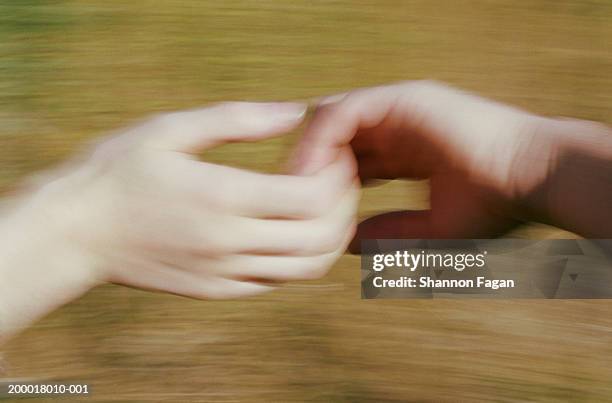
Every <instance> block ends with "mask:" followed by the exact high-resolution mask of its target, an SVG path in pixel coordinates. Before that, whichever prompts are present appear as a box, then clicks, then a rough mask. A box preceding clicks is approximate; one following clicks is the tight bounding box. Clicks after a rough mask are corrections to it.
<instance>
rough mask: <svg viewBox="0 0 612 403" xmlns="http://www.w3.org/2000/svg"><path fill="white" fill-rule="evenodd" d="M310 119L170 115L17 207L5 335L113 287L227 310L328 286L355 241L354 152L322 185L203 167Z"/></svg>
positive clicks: (108, 145) (246, 110) (258, 113)
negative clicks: (307, 284)
mask: <svg viewBox="0 0 612 403" xmlns="http://www.w3.org/2000/svg"><path fill="white" fill-rule="evenodd" d="M304 110H305V106H304V105H301V104H293V103H286V104H254V103H225V104H220V105H216V106H212V107H209V108H205V109H199V110H192V111H186V112H176V113H172V114H166V115H162V116H158V117H155V118H153V119H150V120H147V121H145V122H143V123H141V124H139V125H136V126H134V127H132V128H128V129H124V130H121V131H120V132H119V133H117V134H115V135H113V136H110V137H108V138H106V139H105V140H103V141H102V142H100V143H99V144H98V145H97V146H96V147H94V148H93V149H92V150H91V151H90V152H88V153H87V154H86V155H84V156H83V157H82V158H80V161H76V162H73V163H72V164H71V165H69V166H68V167H65V168H64V169H59V170H57V171H55V172H53V173H51V174H50V175H47V176H46V177H45V178H44V179H43V180H42V181H39V182H40V183H39V184H37V185H36V186H34V189H30V190H28V191H26V192H24V193H23V194H21V195H20V196H19V197H16V198H14V199H13V200H11V206H5V208H4V209H3V210H2V216H1V217H2V218H1V219H0V279H1V280H0V337H5V338H6V337H8V336H9V335H12V334H14V333H16V332H17V331H18V330H20V329H22V328H23V327H24V326H26V325H27V324H29V323H31V322H32V321H34V320H36V319H38V318H40V317H41V316H43V315H44V314H46V313H47V312H49V311H51V310H53V309H55V308H57V307H58V306H60V305H62V304H64V303H67V302H68V301H70V300H72V299H74V298H76V297H78V296H79V295H82V294H83V293H85V292H86V291H87V290H89V289H90V288H91V287H94V286H96V285H98V284H101V283H104V282H113V283H119V284H124V285H127V286H132V287H139V288H144V289H149V290H157V291H164V292H169V293H173V294H179V295H184V296H188V297H193V298H201V299H218V298H237V297H245V296H250V295H255V294H259V293H262V292H265V291H269V290H271V289H273V288H274V285H275V284H276V283H278V282H283V281H289V280H306V279H314V278H319V277H321V276H323V275H324V274H325V273H326V272H327V270H328V269H329V268H330V266H331V265H332V264H333V263H334V262H335V260H336V259H337V258H338V257H339V256H340V255H341V254H342V253H344V250H345V249H346V246H347V244H348V242H349V241H350V238H351V236H352V234H353V232H354V231H353V230H354V217H355V212H356V208H357V203H358V188H357V186H356V184H355V183H354V181H355V175H356V171H355V163H354V159H353V157H352V155H351V153H350V152H348V151H346V150H345V151H344V152H341V153H340V154H339V155H338V158H335V159H334V161H333V162H331V163H330V164H328V165H327V166H326V167H325V168H324V169H322V170H320V171H319V172H318V173H317V174H316V175H312V176H290V175H266V174H262V173H256V172H250V171H245V170H241V169H236V168H231V167H227V166H222V165H216V164H211V163H207V162H203V161H200V160H198V159H197V158H196V157H195V154H196V153H199V152H201V151H203V150H206V149H208V148H211V147H214V146H216V145H220V144H222V143H225V142H230V141H256V140H259V139H263V138H266V137H271V136H276V135H280V134H282V133H285V132H287V131H290V130H292V129H294V128H295V127H296V126H297V125H298V124H299V123H300V122H301V120H302V118H303V116H304Z"/></svg>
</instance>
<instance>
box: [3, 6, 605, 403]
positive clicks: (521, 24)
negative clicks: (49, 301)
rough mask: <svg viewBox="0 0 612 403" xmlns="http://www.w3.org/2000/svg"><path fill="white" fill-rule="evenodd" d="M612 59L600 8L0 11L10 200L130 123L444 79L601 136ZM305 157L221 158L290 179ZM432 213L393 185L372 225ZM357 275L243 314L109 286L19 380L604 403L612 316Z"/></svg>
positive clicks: (291, 292)
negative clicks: (435, 292) (586, 122)
mask: <svg viewBox="0 0 612 403" xmlns="http://www.w3.org/2000/svg"><path fill="white" fill-rule="evenodd" d="M611 38H612V2H610V1H609V0H582V1H578V0H574V1H565V0H561V1H552V0H533V1H526V0H524V1H506V0H499V1H494V0H457V1H427V0H411V1H390V0H377V1H374V0H370V1H365V0H350V1H349V0H334V1H313V0H310V1H302V0H294V1H271V0H261V1H254V0H250V1H249V0H228V1H195V0H194V1H179V0H168V1H152V0H151V1H138V2H126V1H117V0H106V1H103V0H78V1H77V0H65V1H64V0H47V1H43V0H0V194H6V193H7V192H9V191H10V189H11V188H13V187H14V186H15V184H17V183H18V182H19V181H20V180H22V179H23V178H24V177H25V176H27V175H28V174H30V173H32V172H35V171H37V170H40V169H43V168H45V167H48V166H52V165H54V164H57V163H58V162H60V161H62V160H64V159H65V158H67V157H68V156H69V155H70V154H71V153H72V152H74V151H75V150H77V149H78V148H79V147H80V146H82V145H83V143H84V142H86V141H87V140H90V139H93V138H95V137H97V136H99V135H100V134H101V133H103V132H108V131H109V130H112V129H114V128H117V127H121V126H123V125H125V124H127V123H128V122H130V121H131V120H133V119H136V118H140V117H142V116H143V115H149V114H151V113H156V112H159V111H165V110H173V109H180V108H188V107H193V106H196V105H201V104H206V103H209V102H216V101H221V100H284V99H303V98H309V97H313V96H317V95H321V94H328V93H334V92H338V91H343V90H346V89H348V88H352V87H358V86H370V85H376V84H380V83H386V82H391V81H397V80H405V79H417V78H434V79H438V80H443V81H447V82H450V83H451V84H454V85H457V86H460V87H463V88H467V89H470V90H473V91H477V92H479V93H482V94H484V95H486V96H490V97H494V98H497V99H499V100H502V101H505V102H509V103H513V104H518V105H520V106H522V107H524V108H528V109H530V110H532V111H535V112H539V113H542V114H547V115H567V116H574V117H580V118H585V119H593V120H599V121H604V122H607V123H610V121H611V117H610V109H611V106H612V75H611V74H610V73H611V72H612V42H611ZM294 139H295V138H294V137H292V136H288V137H285V138H281V139H276V140H272V141H266V142H264V143H261V144H248V145H233V146H231V147H222V148H220V149H219V150H216V151H214V152H212V153H211V154H210V155H209V158H211V159H214V160H215V161H219V162H225V163H230V164H237V165H241V166H247V167H250V168H255V169H261V170H266V171H271V170H277V169H279V167H280V166H281V164H282V162H283V161H284V159H285V158H286V155H287V152H288V150H289V149H290V147H291V144H292V142H293V141H294ZM426 205H427V194H426V189H424V188H423V187H422V185H420V184H413V183H402V182H397V183H395V182H394V183H390V184H387V185H385V186H382V187H379V188H375V189H368V190H366V191H365V193H364V198H363V202H362V208H361V215H362V216H367V215H369V214H372V213H373V212H378V211H383V210H388V209H395V208H402V207H409V208H419V207H425V206H426ZM516 235H518V236H528V237H551V236H560V235H561V236H564V234H560V233H559V232H556V231H554V230H552V229H549V228H543V227H530V228H527V229H523V230H521V231H519V232H518V233H517V234H516ZM358 265H359V259H358V258H356V257H353V256H345V257H344V258H342V259H341V260H340V261H339V262H338V264H337V265H336V267H335V269H334V270H333V271H332V273H331V274H330V275H329V276H328V277H326V278H325V279H323V280H321V281H317V282H313V283H309V284H300V285H292V286H289V287H287V288H285V289H283V290H281V291H278V292H275V293H272V294H269V295H265V296H262V297H258V298H253V299H248V300H240V301H227V302H200V301H193V300H188V299H184V298H180V297H175V296H167V295H160V294H153V293H147V292H141V291H137V290H131V289H127V288H121V287H115V286H104V287H100V288H98V289H95V290H93V291H92V292H90V293H89V294H88V295H86V296H85V297H83V298H82V299H80V300H79V301H76V302H75V303H73V304H71V305H69V306H66V307H65V308H63V309H61V310H60V311H58V312H55V313H54V314H52V315H51V316H49V317H48V318H46V319H44V320H43V321H41V322H39V323H37V324H36V325H35V326H33V327H32V328H30V329H29V330H27V331H26V332H25V333H24V334H22V335H21V336H19V337H18V338H16V339H15V340H13V341H12V342H10V343H9V344H8V345H7V346H4V347H3V348H4V350H5V351H6V357H7V359H8V361H9V362H10V365H11V372H10V374H11V376H17V377H19V376H24V377H42V378H54V379H61V380H71V381H81V382H85V383H89V384H90V387H91V390H92V395H91V396H90V398H89V400H92V401H111V400H117V401H128V400H140V401H145V400H152V401H188V400H194V401H213V400H214V401H228V402H230V401H320V402H344V401H346V402H349V401H350V402H359V401H376V402H399V401H448V402H451V401H551V402H556V401H591V402H601V401H612V397H611V396H612V302H610V301H528V300H525V301H523V300H519V301H511V300H509V301H486V300H472V301H469V300H462V301H450V300H446V301H445V300H435V301H426V300H424V301H409V300H406V301H382V300H381V301H362V300H360V291H359V277H360V275H359V269H358Z"/></svg>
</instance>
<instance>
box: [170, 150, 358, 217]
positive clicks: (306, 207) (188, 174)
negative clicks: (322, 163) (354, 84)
mask: <svg viewBox="0 0 612 403" xmlns="http://www.w3.org/2000/svg"><path fill="white" fill-rule="evenodd" d="M166 165H168V167H164V168H163V169H159V171H160V172H159V175H162V176H163V177H164V178H165V180H164V182H165V183H166V184H167V186H169V188H173V189H176V190H177V191H178V192H182V193H184V194H187V195H190V196H189V197H191V199H192V200H194V201H195V202H196V203H198V205H202V204H204V205H207V206H209V207H213V208H214V209H216V210H220V211H223V212H225V213H228V214H234V215H241V216H245V217H252V218H299V219H307V218H315V217H320V216H322V215H324V214H327V213H328V212H329V211H330V210H331V209H332V208H333V206H335V205H336V204H337V203H338V202H339V200H340V199H341V198H342V196H343V195H344V194H345V193H346V190H347V189H348V188H350V186H351V184H352V182H353V181H354V178H355V176H356V170H357V169H356V166H355V165H356V163H355V160H354V158H353V156H352V154H351V153H349V152H346V153H342V154H341V155H340V156H339V158H338V159H337V160H336V161H334V162H333V163H332V164H330V165H329V166H327V167H325V168H324V169H322V170H321V171H320V172H318V173H317V175H313V176H292V175H268V174H262V173H257V172H252V171H246V170H243V169H238V168H232V167H227V166H222V165H214V164H208V163H203V162H200V161H196V160H190V159H184V158H174V160H173V161H169V162H168V163H167V164H166ZM211 184H212V186H211Z"/></svg>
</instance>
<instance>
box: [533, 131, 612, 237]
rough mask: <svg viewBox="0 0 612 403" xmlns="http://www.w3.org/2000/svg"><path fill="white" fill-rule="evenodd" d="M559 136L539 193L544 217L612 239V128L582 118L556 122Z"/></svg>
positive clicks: (536, 194)
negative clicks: (580, 119)
mask: <svg viewBox="0 0 612 403" xmlns="http://www.w3.org/2000/svg"><path fill="white" fill-rule="evenodd" d="M545 130H546V132H547V135H550V136H552V137H554V138H555V139H556V141H555V144H556V145H555V147H554V150H553V153H552V154H553V155H552V158H551V163H550V166H549V174H548V175H547V179H546V181H545V183H543V184H542V186H541V187H540V188H539V189H538V190H537V191H536V192H534V197H533V200H534V201H535V205H536V208H535V210H537V211H538V212H539V213H540V216H542V217H545V221H546V222H548V223H550V224H553V225H556V226H558V227H561V228H564V229H567V230H569V231H572V232H575V233H577V234H579V235H581V236H584V237H589V238H612V129H611V128H610V127H606V126H604V125H601V124H597V123H592V122H586V121H578V120H553V121H551V123H550V125H548V126H547V127H546V128H545Z"/></svg>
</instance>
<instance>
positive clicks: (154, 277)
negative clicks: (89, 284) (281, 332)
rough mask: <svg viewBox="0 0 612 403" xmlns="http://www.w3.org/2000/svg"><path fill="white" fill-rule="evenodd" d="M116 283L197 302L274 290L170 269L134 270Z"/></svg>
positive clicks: (142, 268) (258, 284)
mask: <svg viewBox="0 0 612 403" xmlns="http://www.w3.org/2000/svg"><path fill="white" fill-rule="evenodd" d="M112 281H113V282H115V283H119V284H126V285H129V286H131V287H136V288H142V289H145V290H151V291H163V292H168V293H171V294H176V295H181V296H185V297H190V298H197V299H230V298H241V297H248V296H253V295H257V294H261V293H264V292H268V291H272V290H273V289H274V287H273V286H271V285H269V284H260V283H255V282H244V281H237V280H231V279H227V278H221V277H213V276H210V275H202V274H200V273H197V272H190V271H185V270H182V269H180V268H175V267H169V266H163V265H158V266H153V267H152V266H148V267H139V266H137V267H131V268H130V270H129V271H127V270H126V271H125V272H120V273H119V275H118V276H117V277H116V278H114V279H112Z"/></svg>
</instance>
